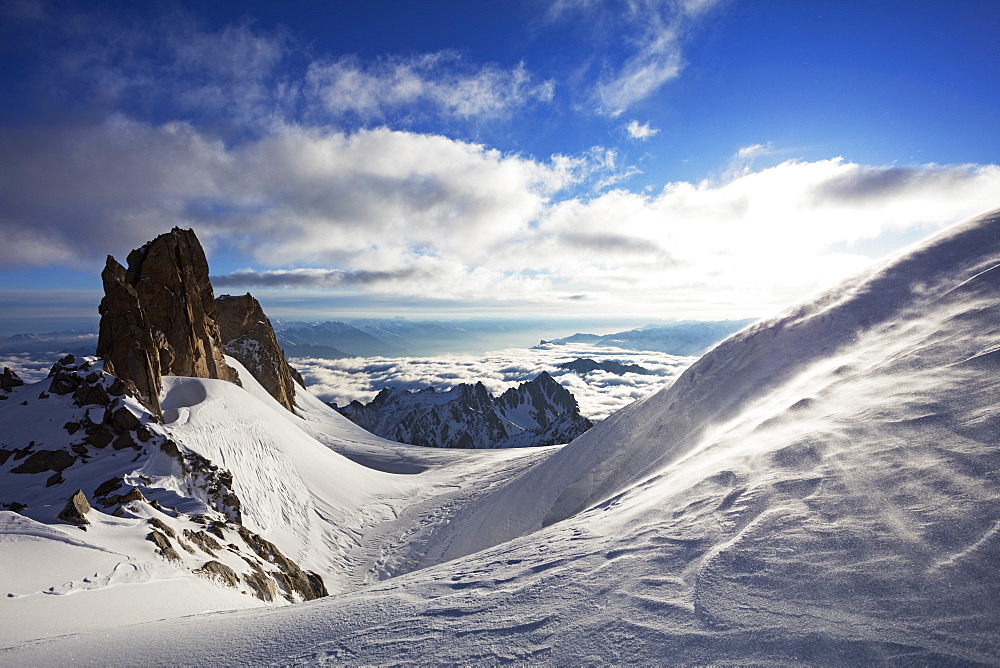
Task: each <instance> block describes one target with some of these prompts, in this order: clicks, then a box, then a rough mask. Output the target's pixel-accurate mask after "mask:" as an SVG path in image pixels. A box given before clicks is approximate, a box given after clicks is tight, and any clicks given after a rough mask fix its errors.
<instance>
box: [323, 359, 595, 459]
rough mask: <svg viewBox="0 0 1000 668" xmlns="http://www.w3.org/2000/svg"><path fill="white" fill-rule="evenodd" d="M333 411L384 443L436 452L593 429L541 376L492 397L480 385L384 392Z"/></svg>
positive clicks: (565, 393) (547, 439)
mask: <svg viewBox="0 0 1000 668" xmlns="http://www.w3.org/2000/svg"><path fill="white" fill-rule="evenodd" d="M334 408H336V409H337V410H338V411H339V412H340V413H341V414H343V415H345V416H347V418H348V419H350V420H351V421H352V422H354V423H355V424H357V425H358V426H360V427H362V428H364V429H366V430H367V431H370V432H371V433H373V434H377V435H378V436H381V437H383V438H387V439H389V440H392V441H398V442H400V443H409V444H412V445H425V446H431V447H436V448H515V447H527V446H538V445H555V444H558V443H568V442H569V441H572V440H573V439H574V438H576V437H577V436H579V435H580V434H582V433H583V432H585V431H587V430H588V429H590V428H591V427H592V426H593V425H592V423H591V422H590V420H588V419H587V418H585V417H583V416H582V415H580V407H579V406H578V405H577V402H576V399H575V398H574V397H573V395H572V393H571V392H570V391H569V390H567V389H566V388H564V387H563V386H562V385H560V384H559V383H558V382H557V381H556V380H555V379H554V378H552V376H550V375H549V374H548V373H546V372H544V371H543V372H542V373H541V374H539V375H538V376H537V377H536V378H534V379H532V380H530V381H526V382H524V383H521V384H520V385H518V386H517V387H512V388H509V389H507V390H506V391H505V392H503V394H500V395H499V396H496V397H494V396H493V395H491V394H490V393H489V390H487V389H486V387H485V386H484V385H483V384H482V383H475V384H474V385H473V384H469V383H462V384H460V385H457V386H455V387H453V388H451V389H450V390H447V391H442V392H438V391H436V390H435V389H434V388H433V387H427V388H425V389H423V390H419V391H416V392H411V391H407V390H400V389H396V388H386V389H383V390H382V391H381V392H379V394H378V395H377V396H376V397H375V398H374V399H373V400H372V401H370V402H369V403H367V404H362V403H360V402H358V401H352V402H351V403H350V404H348V405H347V406H344V407H343V408H338V407H336V406H334Z"/></svg>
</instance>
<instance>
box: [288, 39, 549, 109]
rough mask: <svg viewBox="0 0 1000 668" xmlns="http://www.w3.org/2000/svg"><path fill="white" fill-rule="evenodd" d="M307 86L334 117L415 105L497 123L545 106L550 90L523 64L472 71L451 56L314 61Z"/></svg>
mask: <svg viewBox="0 0 1000 668" xmlns="http://www.w3.org/2000/svg"><path fill="white" fill-rule="evenodd" d="M306 87H307V88H306V89H307V92H308V93H309V95H310V96H312V97H315V98H316V99H317V100H319V101H320V103H321V104H322V105H323V107H324V108H325V109H326V110H327V111H329V112H331V113H333V114H334V115H341V114H345V113H355V114H358V115H359V116H361V117H363V118H374V119H382V118H385V117H386V116H387V115H388V114H389V113H390V112H398V111H399V110H400V109H401V108H408V109H410V110H415V109H416V108H417V105H420V104H427V105H430V107H432V108H433V109H434V110H435V111H436V112H438V113H439V114H442V115H444V116H450V117H457V118H461V119H469V118H473V117H475V118H486V119H489V118H497V117H501V116H507V115H510V114H511V113H513V112H514V111H516V110H518V109H521V108H523V107H525V106H527V105H529V104H532V103H536V102H549V101H551V100H552V96H553V91H554V83H553V82H551V81H543V82H537V83H536V82H535V81H534V80H533V78H532V76H531V74H530V73H529V72H528V70H527V68H526V67H525V65H524V63H519V64H518V65H517V66H515V67H513V68H511V69H503V68H500V67H498V66H496V65H492V64H488V65H484V66H481V67H476V68H472V67H469V66H467V65H466V64H465V63H464V62H463V61H462V59H461V58H460V57H458V56H457V55H455V54H453V53H450V52H439V53H432V54H423V55H419V56H415V57H410V58H400V57H391V58H386V59H384V60H381V61H376V62H365V61H361V60H360V59H358V58H356V57H343V58H339V59H337V60H334V61H331V62H324V63H319V62H316V63H312V64H311V65H310V66H309V70H308V72H307V74H306Z"/></svg>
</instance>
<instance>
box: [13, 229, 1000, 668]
mask: <svg viewBox="0 0 1000 668" xmlns="http://www.w3.org/2000/svg"><path fill="white" fill-rule="evenodd" d="M998 342H1000V211H997V212H993V213H991V214H989V215H987V216H984V217H981V218H978V219H975V220H973V221H969V222H968V223H965V224H962V225H959V226H956V227H954V228H952V229H951V230H948V231H946V232H945V233H943V234H942V235H939V236H938V237H936V238H934V239H932V240H930V241H928V242H926V243H925V244H923V245H921V246H920V247H918V248H916V249H914V250H912V251H910V252H908V253H905V254H902V255H901V256H899V257H897V258H896V259H894V260H893V261H891V262H889V263H887V264H885V265H884V266H881V267H878V268H875V269H873V270H871V271H869V272H866V273H865V274H864V275H861V276H858V277H856V278H854V279H852V280H849V281H847V282H845V283H843V284H841V285H839V286H837V287H836V288H834V289H833V290H831V291H829V292H827V293H826V294H824V295H821V296H819V297H818V298H816V299H813V300H811V301H809V302H807V303H803V304H801V305H799V306H797V307H795V308H792V309H790V310H788V311H786V312H785V313H782V314H780V315H779V316H777V317H775V318H773V319H771V320H769V321H766V322H761V323H759V324H757V325H754V326H752V327H749V328H748V329H745V330H743V331H741V332H739V333H738V334H736V335H735V336H733V337H731V338H729V339H728V340H726V341H725V342H723V343H722V344H720V345H719V346H717V347H716V348H714V349H713V350H712V351H710V352H709V353H707V354H706V355H705V356H704V357H702V358H701V359H700V360H699V361H698V362H697V363H696V364H694V365H693V366H691V367H690V368H689V369H688V370H687V371H686V372H685V373H684V374H683V375H682V376H681V377H680V378H679V379H678V380H677V381H676V382H674V383H673V384H672V385H670V386H669V387H666V388H664V389H663V390H661V391H660V392H658V393H656V394H654V395H652V396H650V397H649V398H647V399H644V400H641V401H639V402H636V403H635V404H633V405H631V406H629V407H628V408H626V409H624V410H621V411H619V412H618V413H615V414H614V415H612V416H611V417H610V418H608V419H606V420H604V421H603V422H601V423H600V424H598V425H597V426H595V427H594V428H593V429H591V430H589V431H588V432H586V433H585V434H584V435H583V436H581V437H579V438H577V439H576V440H574V441H573V442H572V443H570V444H568V445H566V446H564V447H549V448H541V449H505V450H473V451H467V450H441V449H432V448H417V447H410V446H404V445H399V444H394V443H391V442H388V441H383V440H380V439H378V438H376V437H374V436H371V435H369V434H367V433H365V432H364V431H362V430H361V429H359V428H358V427H356V426H355V425H353V424H351V423H350V422H348V421H347V420H346V419H344V418H343V417H342V416H340V415H338V414H336V413H335V412H334V411H332V410H331V409H329V408H328V407H326V406H324V405H323V404H322V403H321V402H319V401H318V400H316V399H315V398H312V397H311V395H308V393H305V392H303V391H301V390H297V392H299V393H300V394H298V395H297V396H296V402H295V404H296V411H295V413H294V414H293V413H291V412H289V411H287V410H285V409H283V408H281V407H280V405H279V404H277V403H276V402H274V401H273V400H272V399H270V398H269V395H267V394H266V392H264V390H263V389H261V388H260V386H259V385H257V384H255V383H254V382H252V378H251V380H250V382H247V381H246V380H245V381H244V387H243V388H240V387H238V386H236V385H234V384H232V383H227V382H225V381H221V380H212V379H201V378H177V377H169V378H164V393H163V395H162V396H161V402H160V403H161V406H162V407H163V409H164V424H163V425H162V429H163V432H164V435H165V437H169V438H170V439H171V440H173V441H174V442H176V443H178V444H181V445H183V446H184V447H185V448H188V449H189V450H190V451H191V452H194V453H198V454H199V456H202V457H204V458H205V459H207V460H210V461H212V462H213V463H216V464H217V465H218V466H219V467H220V468H221V469H225V470H227V471H229V472H230V473H231V474H232V480H233V486H232V490H233V491H234V493H235V494H236V495H237V496H238V497H239V498H240V500H241V502H242V508H241V513H242V521H243V523H244V525H246V526H247V529H248V530H250V531H254V532H256V533H257V534H258V535H260V536H261V537H262V538H264V539H265V540H267V541H269V542H271V543H272V544H274V545H275V546H276V547H278V548H279V549H280V550H281V552H282V553H283V554H284V555H287V557H288V558H289V559H292V560H294V561H295V562H296V563H297V564H299V565H300V567H301V568H302V569H303V570H309V571H313V572H315V573H317V574H319V575H321V576H322V577H323V580H324V583H325V584H326V586H327V589H328V590H329V591H330V592H331V594H332V595H330V596H327V597H323V598H320V599H318V600H314V601H310V602H306V603H301V604H296V605H286V606H284V607H280V608H272V609H269V610H253V609H250V610H243V611H232V612H227V613H225V614H205V615H196V616H187V617H181V615H186V614H188V615H189V614H190V613H193V612H196V611H198V610H201V609H216V610H219V609H223V608H233V607H238V605H237V604H236V603H234V601H250V604H253V605H258V604H261V605H262V604H263V602H262V601H260V600H259V599H257V598H256V597H254V596H252V595H242V594H240V593H238V590H235V589H233V588H231V587H225V586H223V585H221V584H219V585H217V584H216V583H215V581H213V580H209V579H207V578H201V577H199V576H198V575H196V574H193V573H192V572H191V571H184V570H182V569H180V568H177V569H175V570H173V571H170V573H172V576H170V577H167V576H166V575H164V574H165V573H166V571H165V570H157V569H162V568H165V566H164V564H166V565H167V566H169V562H167V560H166V559H164V558H163V557H162V556H160V555H155V553H152V552H150V550H151V549H152V548H150V547H149V545H150V541H146V540H145V539H144V538H143V537H141V536H140V535H139V534H138V533H137V534H136V535H135V536H134V537H127V536H132V534H128V533H127V531H126V529H127V526H123V524H124V523H125V522H126V520H127V521H128V522H145V520H144V519H140V520H138V521H137V520H132V519H131V518H125V519H123V518H115V517H113V516H111V515H108V514H106V513H104V512H102V511H101V510H100V509H99V508H94V509H92V510H91V511H90V512H88V513H87V514H86V516H87V517H88V519H90V521H91V525H90V526H89V527H88V531H87V532H81V531H80V530H79V529H77V528H76V527H75V526H73V525H69V524H65V523H61V522H58V521H56V520H54V519H52V517H53V516H54V515H56V514H57V513H58V511H59V510H60V509H61V508H62V506H63V505H65V501H64V500H63V497H62V495H61V492H60V498H59V499H58V501H59V503H58V504H51V507H48V506H44V505H42V504H40V505H38V506H37V507H35V508H29V509H24V510H22V512H23V513H24V514H23V515H17V514H15V513H13V512H9V511H4V512H0V519H2V521H3V522H4V524H3V525H2V526H3V527H4V528H3V530H2V531H0V551H2V556H3V564H4V568H3V569H0V587H3V588H5V590H6V591H8V592H11V593H15V594H17V595H15V596H13V597H5V598H0V614H2V615H3V619H5V620H9V622H8V623H7V624H5V625H4V628H3V629H2V630H0V634H2V635H0V663H4V664H9V665H21V664H51V663H68V662H70V661H73V662H87V661H89V662H95V663H160V664H178V663H186V664H191V663H198V664H261V663H271V664H273V663H278V664H296V663H306V664H317V663H342V664H343V663H347V664H358V663H364V664H394V663H404V662H419V663H463V664H495V663H501V662H521V663H545V664H559V665H583V664H609V663H633V664H650V665H652V664H655V665H663V664H720V663H725V664H736V663H738V664H746V663H753V664H824V665H871V664H922V665H926V664H936V665H942V664H943V665H970V664H988V665H995V664H997V663H1000V649H998V648H1000V632H998V631H997V624H996V610H997V602H998V601H1000V582H998V581H997V578H996V577H995V573H996V569H997V567H998V565H1000V496H998V494H997V491H998V480H1000V402H998V401H997V398H998V397H1000V374H998V373H997V371H998V368H1000V366H998V361H997V360H998V355H1000V343H998ZM227 363H229V364H230V365H231V366H232V365H235V366H234V368H236V369H237V371H238V372H239V373H240V376H241V378H242V377H243V371H241V370H240V369H239V367H238V363H236V362H235V361H230V360H227ZM102 382H103V381H102ZM112 382H113V381H112ZM40 390H41V388H40V387H38V386H31V385H24V386H19V387H13V388H12V390H11V393H12V395H13V398H12V399H10V400H5V401H0V426H3V427H4V428H3V429H0V435H3V436H5V435H6V434H7V433H8V431H7V427H8V425H10V424H12V423H11V422H10V421H9V416H10V415H13V414H15V413H16V412H17V411H21V410H29V409H31V410H34V408H35V407H36V405H37V406H43V405H45V404H44V403H43V402H51V401H52V399H53V398H49V399H45V400H37V399H35V398H34V397H37V396H38V394H39V393H40ZM22 397H24V399H23V401H28V405H27V406H21V401H22ZM60 401H61V399H60ZM48 405H54V404H51V403H50V404H48ZM67 410H80V409H79V408H72V409H70V407H69V406H67ZM55 415H58V413H53V414H52V416H53V417H54V418H55V419H54V421H53V420H52V419H49V413H48V412H44V413H40V414H39V415H37V416H36V419H35V420H34V421H33V422H28V421H18V422H16V423H14V424H17V425H18V427H17V429H18V431H17V434H18V438H20V439H24V438H29V437H30V438H31V440H36V439H35V435H41V436H39V438H42V436H45V437H47V434H48V432H47V431H44V432H43V431H42V429H43V428H44V429H53V430H58V429H62V427H61V422H60V420H62V419H63V418H62V415H59V416H58V417H55ZM95 417H96V416H95ZM80 419H81V420H82V417H81V418H80ZM46 420H48V422H47V421H46ZM37 445H38V442H37V440H36V446H37ZM4 447H5V448H6V449H11V448H9V447H7V446H4ZM18 447H21V446H18ZM124 451H126V449H123V450H122V451H121V452H124ZM341 454H343V455H345V456H341ZM119 457H121V455H119ZM21 461H23V459H22V460H21ZM96 462H97V460H96V459H93V460H92V461H91V462H90V463H89V464H82V463H79V462H74V463H73V464H72V465H71V466H69V467H67V468H65V469H63V471H62V474H63V476H64V477H66V479H67V480H69V479H70V476H75V475H77V473H76V470H77V469H76V468H74V467H79V468H80V469H82V468H84V467H85V466H91V465H93V464H95V463H96ZM8 465H9V462H8ZM18 465H20V464H18ZM4 470H5V471H6V469H4ZM390 472H391V473H390ZM3 475H4V476H5V477H4V480H5V481H6V480H7V479H8V477H10V476H12V475H25V474H9V473H7V472H5V473H4V474H3ZM29 475H35V476H38V474H29ZM39 477H40V476H39ZM66 484H69V483H64V484H63V485H57V486H56V487H64V486H65V485H66ZM5 489H6V488H5ZM39 489H40V490H41V489H45V488H39ZM67 491H72V490H68V489H67ZM39 493H40V494H41V493H43V492H41V491H39ZM151 494H152V492H151ZM132 503H138V504H143V505H141V506H137V507H138V508H140V509H141V510H142V511H143V512H149V513H152V512H159V511H157V510H156V509H155V508H153V509H152V510H146V506H149V507H150V508H151V507H152V506H151V505H150V504H144V503H143V502H142V501H138V502H132ZM161 505H163V504H162V502H161ZM56 506H58V507H56ZM167 516H168V519H170V520H171V521H173V520H174V519H175V518H172V517H170V516H169V514H167ZM155 517H157V518H159V519H161V520H163V521H164V522H166V521H167V520H165V519H163V518H162V517H160V516H159V515H156V516H155ZM182 521H186V520H183V518H182ZM128 526H131V525H128ZM147 526H148V525H146V526H142V527H141V530H143V531H148V528H146V527H147ZM185 528H186V527H185ZM129 530H131V529H129ZM182 535H183V534H182ZM226 535H231V534H226ZM116 536H121V538H116ZM233 537H234V538H235V536H233ZM102 541H103V542H102ZM234 544H235V545H236V546H237V547H238V548H239V547H241V546H240V544H239V543H238V542H236V541H234ZM138 545H142V548H143V549H145V550H147V551H146V552H142V551H141V550H140V549H139V548H138V547H137V546H138ZM9 564H13V565H14V566H13V567H9V566H8V565H9ZM133 566H134V568H133ZM154 567H155V568H154ZM262 567H263V566H262ZM234 570H235V568H234ZM249 570H251V571H252V570H253V569H252V568H251V569H249ZM133 572H134V573H136V574H137V575H136V576H135V579H134V580H132V581H123V580H122V579H116V578H120V577H121V576H123V574H125V573H133ZM108 573H112V574H117V575H116V576H115V577H106V575H107V574H108ZM63 582H68V583H75V585H74V587H72V591H73V592H74V593H73V594H72V595H71V596H59V595H58V594H59V593H62V592H63V591H64V590H62V589H60V586H61V585H60V583H63ZM208 586H212V587H215V589H214V590H209V589H208V588H207V587H208ZM50 588H51V590H50ZM47 591H51V593H49V594H46V593H43V592H47ZM188 591H192V592H196V593H197V596H191V597H190V598H185V593H186V592H188ZM216 592H218V595H217V596H215V593H216ZM52 594H56V595H52ZM227 597H231V598H227ZM139 599H141V602H138V601H139ZM192 601H194V602H192ZM279 602H280V601H279ZM108 610H112V611H114V612H113V613H112V614H107V612H106V611H108Z"/></svg>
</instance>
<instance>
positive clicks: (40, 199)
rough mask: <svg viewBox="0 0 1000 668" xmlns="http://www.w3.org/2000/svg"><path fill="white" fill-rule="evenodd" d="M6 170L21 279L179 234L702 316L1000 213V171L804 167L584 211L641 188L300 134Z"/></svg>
mask: <svg viewBox="0 0 1000 668" xmlns="http://www.w3.org/2000/svg"><path fill="white" fill-rule="evenodd" d="M766 150H767V147H764V146H752V147H747V148H745V149H743V150H741V151H740V153H739V154H738V155H737V156H735V157H734V161H741V160H742V161H744V162H745V161H747V160H749V159H752V158H753V157H754V156H755V155H759V154H761V153H762V152H764V151H766ZM0 164H2V166H3V167H4V173H5V175H6V176H5V178H4V179H3V180H0V204H2V206H0V212H2V213H0V239H2V243H0V248H2V251H0V259H2V260H3V261H5V262H6V263H8V264H18V263H33V262H34V263H39V264H47V263H51V262H52V261H54V260H58V261H62V262H64V263H67V264H71V263H73V262H74V261H75V262H77V263H85V262H90V263H91V264H90V265H89V266H94V267H95V269H96V267H98V266H99V263H100V262H101V261H103V257H104V255H105V254H107V253H108V252H112V253H113V254H115V255H116V256H119V257H123V256H124V255H126V254H127V253H128V251H129V250H130V249H131V248H134V247H137V246H138V245H141V244H142V243H144V242H145V241H148V240H149V239H151V238H153V237H154V236H156V235H157V234H159V233H161V232H162V231H164V230H166V229H169V228H170V227H171V226H173V225H181V226H185V227H192V226H193V227H194V228H195V229H196V231H197V232H198V233H199V235H200V236H201V238H202V240H203V242H205V243H206V246H207V247H208V248H209V251H210V252H211V250H212V249H213V248H218V247H225V248H228V249H230V250H234V249H235V250H237V251H241V252H242V253H244V256H245V257H246V258H249V259H252V261H253V262H254V264H255V267H253V268H251V269H248V271H246V272H244V273H243V274H242V277H243V279H244V280H245V283H244V284H243V285H248V286H254V287H256V286H276V285H285V286H292V287H296V286H297V287H303V288H304V287H312V286H321V287H334V288H351V289H355V290H361V291H367V292H369V293H371V292H377V293H381V294H390V295H396V296H397V297H423V298H431V299H451V300H466V299H468V300H476V301H479V302H485V301H491V300H492V301H507V302H511V301H518V302H522V303H524V302H531V303H552V304H560V303H565V302H566V300H568V299H574V300H576V302H575V303H577V304H578V305H580V306H581V307H585V308H587V309H590V310H591V312H595V311H598V310H600V311H603V312H606V313H622V312H626V311H633V312H640V311H641V312H649V313H650V314H651V315H663V316H667V315H675V316H681V317H704V318H716V317H744V316H752V315H763V314H765V313H767V312H770V311H772V310H774V309H775V308H778V307H780V306H783V305H785V304H787V303H789V302H790V301H792V300H794V299H797V298H800V297H801V296H804V294H806V293H808V292H812V291H815V290H818V289H820V288H822V287H825V286H826V285H829V284H830V283H832V282H834V281H835V280H838V279H840V278H843V277H844V276H846V275H847V274H850V273H852V272H854V271H857V270H859V269H861V268H863V267H864V266H866V265H867V264H868V263H869V262H871V260H872V259H874V258H876V257H879V256H880V255H882V254H884V253H885V252H886V249H889V248H891V247H892V246H893V244H895V247H899V245H900V244H903V243H905V242H907V241H910V242H913V241H916V240H917V238H918V237H919V236H920V235H921V234H927V233H930V232H933V231H934V230H937V229H940V228H942V227H944V226H945V225H947V224H949V223H953V222H957V221H959V220H961V219H964V218H966V217H969V216H971V215H975V214H977V213H981V212H983V211H986V210H989V209H992V208H995V207H996V206H997V205H998V204H1000V201H998V200H997V195H996V193H997V192H1000V167H997V166H994V165H987V166H979V165H952V166H939V165H925V166H918V167H891V166H890V167H873V166H865V165H858V164H854V163H849V162H846V161H844V160H842V159H833V160H821V161H816V162H803V161H787V162H784V163H782V164H779V165H775V166H773V167H768V168H766V169H758V170H754V169H753V168H752V167H751V166H746V167H743V168H741V169H738V170H735V171H734V172H732V173H730V174H729V175H728V176H727V178H726V179H725V180H721V181H703V182H700V183H688V182H676V183H670V184H667V185H666V186H665V187H664V188H663V189H662V190H661V191H660V192H659V193H635V192H630V191H627V190H623V189H616V190H611V191H608V192H603V193H602V194H600V195H597V196H592V197H589V198H587V197H583V196H577V197H573V196H571V193H570V191H569V190H568V187H569V186H574V185H582V184H583V179H588V180H590V181H592V182H597V183H598V187H600V185H601V182H602V181H604V182H605V183H608V182H610V180H613V179H614V178H616V174H621V173H627V170H628V168H624V167H621V166H619V165H618V161H617V156H616V155H615V153H614V152H613V151H610V150H607V149H594V150H593V151H590V152H588V153H587V154H585V155H582V156H577V157H567V156H554V157H552V158H550V159H548V160H545V161H539V160H534V159H530V158H526V157H523V156H518V155H510V154H504V153H501V152H499V151H496V150H492V149H490V148H487V147H485V146H482V145H479V144H472V143H468V142H461V141H456V140H453V139H449V138H447V137H443V136H439V135H422V134H416V133H412V132H399V131H391V130H388V129H385V128H377V129H373V130H361V131H358V132H354V133H344V132H338V131H331V130H317V129H308V128H302V127H298V126H288V125H283V126H281V127H280V128H278V129H275V130H274V131H273V132H272V133H271V134H268V135H266V136H265V137H263V138H261V139H259V140H256V141H252V142H248V143H245V144H242V145H239V146H235V147H234V146H229V145H227V144H226V143H225V142H223V141H221V140H220V139H218V138H216V137H213V136H210V135H207V134H205V133H203V132H199V131H198V130H196V129H194V128H193V127H192V126H190V125H188V124H184V123H168V124H165V125H161V126H152V125H148V124H143V123H137V122H134V121H131V120H128V119H126V118H124V117H121V116H115V117H112V118H110V119H109V120H108V121H107V122H106V123H104V124H103V125H101V126H98V127H84V128H74V129H66V130H62V131H60V132H58V133H53V134H40V133H31V132H14V131H7V132H4V133H0ZM880 248H881V250H880ZM238 278H239V277H237V276H235V275H232V276H229V277H228V278H225V279H223V280H224V281H226V285H227V286H232V287H239V286H240V284H239V280H238Z"/></svg>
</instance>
